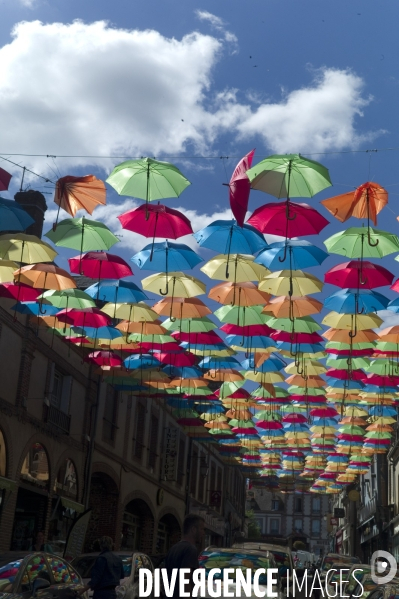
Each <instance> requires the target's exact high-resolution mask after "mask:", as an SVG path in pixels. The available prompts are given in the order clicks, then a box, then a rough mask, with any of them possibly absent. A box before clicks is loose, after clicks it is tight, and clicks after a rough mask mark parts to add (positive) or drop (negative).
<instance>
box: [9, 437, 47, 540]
mask: <svg viewBox="0 0 399 599" xmlns="http://www.w3.org/2000/svg"><path fill="white" fill-rule="evenodd" d="M49 480H50V477H49V464H48V459H47V452H46V450H45V448H44V447H43V445H41V444H40V443H33V444H32V446H31V448H30V449H29V451H28V453H27V454H26V456H25V459H24V461H23V464H22V467H21V473H20V482H19V488H18V496H17V502H16V508H15V517H14V528H13V534H12V540H11V549H12V550H18V551H26V550H29V549H30V547H31V545H32V544H33V542H34V539H35V535H36V533H37V532H38V531H42V530H44V529H45V525H46V517H47V510H48V502H49Z"/></svg>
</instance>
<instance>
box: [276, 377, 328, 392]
mask: <svg viewBox="0 0 399 599" xmlns="http://www.w3.org/2000/svg"><path fill="white" fill-rule="evenodd" d="M285 382H286V383H288V384H289V385H297V386H298V387H306V386H307V387H311V388H312V389H318V388H320V387H325V385H326V384H327V383H326V381H325V380H324V379H322V378H321V376H308V377H307V379H304V378H303V377H302V376H301V375H300V374H291V376H289V377H287V378H286V380H285Z"/></svg>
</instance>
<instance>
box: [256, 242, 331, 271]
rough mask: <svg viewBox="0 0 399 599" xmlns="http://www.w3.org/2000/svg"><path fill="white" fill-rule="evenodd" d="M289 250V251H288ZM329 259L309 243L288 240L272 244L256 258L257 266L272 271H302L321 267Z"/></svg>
mask: <svg viewBox="0 0 399 599" xmlns="http://www.w3.org/2000/svg"><path fill="white" fill-rule="evenodd" d="M286 248H288V251H287V250H286ZM327 257H328V254H327V253H326V252H325V251H324V250H322V249H320V248H318V247H317V246H315V245H312V244H311V243H309V241H304V240H299V239H295V240H294V239H287V240H286V241H277V242H275V243H271V244H270V246H269V248H268V249H267V250H264V251H263V252H261V253H260V254H258V256H257V257H256V258H255V262H256V263H257V264H262V265H263V266H265V267H266V268H270V270H280V269H282V268H286V269H288V268H290V264H291V267H292V268H293V269H294V270H295V269H301V268H309V267H311V266H319V265H320V264H322V263H323V262H324V260H325V259H326V258H327Z"/></svg>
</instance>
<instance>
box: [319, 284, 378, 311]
mask: <svg viewBox="0 0 399 599" xmlns="http://www.w3.org/2000/svg"><path fill="white" fill-rule="evenodd" d="M388 302H389V300H388V298H387V297H385V295H382V294H381V293H377V292H375V291H371V290H369V289H361V290H357V289H348V288H346V289H342V290H339V291H336V292H335V293H333V294H332V295H330V296H329V297H327V298H326V299H325V301H324V307H325V308H327V309H328V310H334V311H335V312H339V313H340V314H344V313H345V314H357V313H365V314H367V313H368V312H377V311H378V310H385V309H386V308H387V305H388Z"/></svg>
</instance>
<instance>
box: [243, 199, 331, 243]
mask: <svg viewBox="0 0 399 599" xmlns="http://www.w3.org/2000/svg"><path fill="white" fill-rule="evenodd" d="M247 222H248V224H249V225H252V226H253V227H255V229H258V231H260V232H261V233H269V234H270V235H280V236H282V237H286V238H292V237H301V236H303V235H317V234H318V233H320V231H322V229H324V227H326V226H327V225H328V224H329V222H328V220H327V219H326V218H324V216H322V215H321V214H320V213H319V212H317V210H315V209H314V208H312V207H311V206H309V204H298V203H295V202H271V203H270V204H264V205H263V206H260V207H259V208H257V209H256V210H255V211H254V213H253V214H252V216H251V218H249V219H248V221H247Z"/></svg>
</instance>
